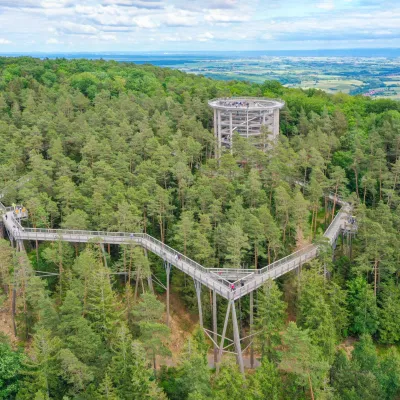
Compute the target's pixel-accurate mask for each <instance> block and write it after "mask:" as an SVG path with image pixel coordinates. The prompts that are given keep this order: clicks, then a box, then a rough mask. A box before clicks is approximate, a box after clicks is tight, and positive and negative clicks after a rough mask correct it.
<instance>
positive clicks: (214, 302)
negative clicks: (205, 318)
mask: <svg viewBox="0 0 400 400" xmlns="http://www.w3.org/2000/svg"><path fill="white" fill-rule="evenodd" d="M212 302H213V307H212V310H213V312H212V318H213V331H214V332H213V333H214V367H216V366H217V362H218V345H217V340H218V324H217V292H216V291H215V290H213V295H212Z"/></svg>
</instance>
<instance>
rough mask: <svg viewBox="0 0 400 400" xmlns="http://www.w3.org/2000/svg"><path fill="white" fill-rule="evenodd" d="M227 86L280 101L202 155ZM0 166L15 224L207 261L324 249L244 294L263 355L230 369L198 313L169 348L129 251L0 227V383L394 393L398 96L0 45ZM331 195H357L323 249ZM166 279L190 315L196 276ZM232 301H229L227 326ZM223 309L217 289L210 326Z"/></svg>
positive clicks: (264, 260)
mask: <svg viewBox="0 0 400 400" xmlns="http://www.w3.org/2000/svg"><path fill="white" fill-rule="evenodd" d="M231 96H257V97H262V96H264V97H270V98H282V99H283V100H284V101H285V103H286V106H285V108H284V109H283V110H281V116H280V126H281V134H280V137H279V143H276V144H275V145H274V146H271V147H270V148H268V149H267V150H265V151H263V150H261V149H259V148H257V147H256V146H254V144H253V143H252V141H251V140H249V141H247V140H245V139H243V138H240V137H239V136H236V137H234V143H233V151H232V152H230V151H226V152H224V153H223V155H222V157H221V158H220V159H219V160H217V159H216V158H215V140H214V136H213V132H212V127H213V122H212V117H213V115H212V110H211V109H210V108H209V107H208V104H207V102H208V100H210V99H212V98H216V97H231ZM265 134H267V132H265ZM24 177H29V179H25V181H24V184H23V185H18V184H17V183H16V181H17V180H18V179H19V178H24ZM0 178H1V188H4V194H5V197H4V199H2V202H4V203H5V204H7V205H10V204H12V203H16V202H18V203H19V202H21V203H22V204H24V206H26V207H27V209H28V210H29V220H28V221H26V222H25V225H26V226H32V227H37V228H68V229H81V230H86V229H90V230H104V231H120V232H146V233H149V234H151V235H152V236H154V237H157V238H158V239H160V240H161V241H162V242H165V243H167V244H169V245H171V246H173V247H174V248H176V249H178V250H179V251H180V252H182V253H183V254H185V255H187V256H188V257H190V258H192V259H194V260H195V261H197V262H199V263H201V264H202V265H204V266H206V267H223V268H225V267H233V268H241V267H246V268H261V267H263V266H265V265H268V264H270V263H271V262H273V261H275V260H277V259H279V258H281V257H283V256H286V255H288V254H290V253H291V252H293V251H294V250H297V249H300V248H302V247H304V246H305V245H307V244H309V243H312V242H314V243H319V244H320V246H321V248H323V249H324V251H320V256H319V258H318V259H317V260H314V261H312V262H311V263H309V264H307V265H305V266H303V268H302V271H301V273H299V274H297V275H296V274H294V273H293V274H289V275H287V276H285V277H283V278H280V279H279V280H277V281H276V282H272V281H271V282H267V284H266V285H265V287H263V288H262V289H260V290H259V291H258V293H257V296H256V305H255V307H256V317H255V322H254V327H252V328H254V329H257V331H259V332H260V334H259V335H258V336H257V338H256V339H255V342H254V348H255V352H256V357H257V358H258V359H259V363H260V366H259V367H258V368H257V369H256V370H254V371H249V372H248V373H246V376H245V377H243V376H242V375H241V374H240V373H239V371H238V369H237V367H236V365H235V363H234V360H231V359H230V358H229V357H226V359H224V361H223V362H222V364H221V365H220V368H219V372H218V373H216V372H215V371H214V370H212V369H210V368H209V367H208V353H209V350H210V345H211V343H210V342H209V341H208V340H207V339H206V338H205V336H204V334H203V333H202V332H201V331H200V330H198V329H196V328H194V327H191V329H190V332H189V334H190V338H189V339H186V341H185V344H184V345H183V346H181V348H179V351H177V350H176V349H174V348H173V346H171V335H172V333H173V332H171V329H170V328H168V327H167V326H166V325H165V324H164V321H165V317H164V312H165V310H164V309H165V306H164V302H163V289H162V288H160V287H159V286H157V285H156V284H155V283H154V282H153V279H157V280H159V281H160V282H161V283H164V284H165V279H166V278H165V271H164V268H163V265H162V263H161V261H160V260H159V259H157V257H155V256H153V255H151V254H147V253H146V252H144V251H143V249H141V248H140V247H136V246H133V245H121V246H116V245H113V246H108V248H107V247H106V249H105V253H104V252H103V251H102V249H101V248H100V247H99V246H98V245H97V244H96V243H90V244H88V245H84V244H66V243H62V242H61V241H57V240H55V241H54V242H53V243H40V242H36V243H35V242H33V243H25V247H26V251H27V254H26V255H25V254H23V253H18V252H16V251H15V250H14V249H13V248H11V246H10V244H9V242H8V241H6V240H1V241H0V281H1V287H2V294H1V295H0V307H1V312H2V315H5V316H6V315H11V314H12V310H13V307H14V306H13V298H14V299H16V304H15V307H14V309H15V308H16V313H15V331H16V334H17V336H18V339H19V343H20V346H19V347H18V346H16V345H15V342H14V344H10V343H9V342H8V340H7V339H6V338H5V337H4V338H3V337H2V338H1V340H0V398H5V399H13V398H17V399H21V400H22V399H37V400H39V399H145V398H149V399H165V398H169V399H191V400H194V399H198V400H200V399H228V398H229V399H236V398H237V399H241V400H242V399H266V398H268V399H269V398H270V399H309V398H316V399H343V400H355V399H363V400H364V399H377V398H381V399H396V398H397V397H398V395H399V393H400V392H399V390H400V354H399V350H398V345H399V342H400V286H399V273H400V264H399V261H400V252H399V247H400V242H399V237H400V235H399V233H400V196H399V195H400V192H399V187H400V103H399V102H396V101H391V100H387V99H385V100H371V99H369V98H365V97H362V96H354V97H353V96H349V95H345V94H341V93H339V94H336V95H328V94H326V93H324V92H322V91H318V90H314V89H310V90H301V89H288V88H285V87H283V86H282V85H281V84H280V83H279V82H276V81H266V82H265V83H264V84H252V83H248V82H239V81H230V82H226V81H216V80H212V79H208V78H205V77H202V76H196V75H189V74H185V73H183V72H180V71H176V70H172V69H164V68H158V67H154V66H151V65H140V66H139V65H135V64H131V63H118V62H114V61H107V62H106V61H102V60H99V61H90V60H66V59H56V60H48V59H44V60H39V59H33V58H29V57H20V58H0ZM327 193H334V194H336V195H340V196H341V197H343V198H344V199H346V200H348V201H351V202H352V204H354V207H355V211H354V213H355V218H356V220H357V226H358V233H357V235H356V236H355V237H351V238H349V237H345V236H343V237H341V238H339V242H338V245H337V247H336V249H335V251H334V252H333V253H332V251H331V250H330V249H329V248H328V246H326V244H324V242H323V239H322V233H323V232H324V230H325V229H326V228H327V226H328V225H329V223H330V222H331V220H332V219H333V217H334V216H335V213H336V212H337V210H338V208H339V206H338V205H337V204H334V203H332V202H330V201H328V199H327V197H326V194H327ZM35 271H44V272H50V273H57V274H59V275H58V276H53V277H47V278H40V277H38V276H37V275H36V274H35ZM120 272H124V273H125V275H122V277H121V276H119V275H118V273H120ZM124 277H125V278H124ZM152 277H153V278H152ZM154 277H155V278H154ZM172 287H173V290H174V292H175V294H176V295H177V298H178V299H179V302H181V303H182V304H183V307H184V310H185V312H187V313H188V314H190V313H193V312H195V311H196V307H197V303H196V300H195V299H196V295H195V290H194V287H193V284H192V282H189V281H188V279H187V278H186V277H185V276H184V275H183V274H182V273H180V272H179V271H174V272H173V274H172ZM13 293H14V294H13ZM202 296H203V299H202V300H203V304H204V320H205V324H206V325H208V326H209V325H210V324H211V312H210V299H211V294H210V293H209V292H208V291H206V290H203V293H202ZM248 308H249V300H248V299H247V298H244V299H243V300H242V302H241V304H240V313H239V319H240V329H241V331H242V333H246V332H249V329H250V327H249V323H250V321H249V314H248ZM225 310H226V302H225V301H224V300H223V299H218V325H219V326H221V325H222V324H223V317H224V313H225ZM289 321H290V322H289ZM229 333H230V332H229ZM171 357H172V359H173V360H174V364H173V366H170V367H167V366H166V365H164V366H160V364H164V361H163V360H165V359H170V358H171Z"/></svg>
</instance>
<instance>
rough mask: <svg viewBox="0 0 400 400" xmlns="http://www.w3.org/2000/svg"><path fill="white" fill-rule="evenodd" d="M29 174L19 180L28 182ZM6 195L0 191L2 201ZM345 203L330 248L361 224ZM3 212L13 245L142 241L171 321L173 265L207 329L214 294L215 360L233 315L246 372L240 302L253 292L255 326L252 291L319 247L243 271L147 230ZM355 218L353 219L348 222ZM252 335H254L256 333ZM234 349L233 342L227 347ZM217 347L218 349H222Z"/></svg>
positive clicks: (211, 334) (330, 233)
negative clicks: (160, 280) (162, 285)
mask: <svg viewBox="0 0 400 400" xmlns="http://www.w3.org/2000/svg"><path fill="white" fill-rule="evenodd" d="M26 181H27V179H26V178H23V179H21V180H20V181H19V182H20V184H21V185H23V184H24V183H25V182H26ZM3 197H4V194H3V193H0V199H2V198H3ZM328 197H329V198H330V199H331V200H333V201H335V202H336V203H337V204H339V205H340V206H341V209H340V211H339V212H338V213H337V214H336V216H335V218H334V219H333V221H332V223H331V224H330V225H329V227H328V229H327V230H326V231H325V233H324V237H325V238H326V239H327V242H328V243H329V244H330V245H331V246H333V247H334V246H335V243H336V241H337V238H338V236H339V235H340V233H341V232H342V231H343V230H354V229H355V228H356V227H355V225H354V224H352V223H351V222H354V221H352V216H351V213H352V206H351V205H350V204H349V203H347V202H345V201H343V200H341V199H339V198H338V197H337V196H335V195H329V196H328ZM0 211H2V220H3V224H4V227H5V228H6V230H7V232H8V236H9V238H10V240H11V242H12V243H14V241H15V242H16V243H18V245H19V247H20V248H23V241H24V240H31V241H51V242H54V241H59V240H61V241H64V242H71V243H89V242H92V243H99V244H102V245H104V244H116V245H121V244H125V245H129V244H131V245H139V246H142V247H143V248H145V249H146V250H148V251H151V252H152V253H153V254H156V255H157V256H159V257H160V258H162V260H163V262H164V266H165V269H166V273H167V288H166V289H167V323H168V322H169V286H170V285H169V275H170V271H171V266H174V267H176V268H177V269H179V270H180V271H182V272H183V273H185V274H187V275H188V276H190V277H192V278H193V280H194V282H195V288H196V294H197V300H198V309H199V317H200V325H201V326H202V327H203V315H202V305H201V287H202V286H206V287H207V288H208V289H210V290H211V291H212V292H213V331H209V330H207V329H205V332H206V334H207V335H208V336H209V337H210V339H211V340H212V341H213V343H214V352H215V361H217V360H218V359H220V357H221V355H222V352H224V351H226V346H225V347H224V341H225V340H229V339H226V329H227V323H228V320H229V314H230V312H231V313H232V323H233V332H234V340H233V341H232V345H233V344H234V345H235V348H236V353H235V354H236V356H237V359H238V363H239V366H240V369H241V370H242V371H243V359H242V350H241V345H240V342H241V340H243V339H240V337H239V330H238V323H237V318H236V310H235V301H236V300H239V299H240V298H242V297H243V296H246V295H248V294H250V308H251V310H250V312H251V315H250V319H251V321H250V324H252V314H253V292H254V291H255V290H257V289H258V288H260V287H261V286H262V285H263V284H264V283H265V282H266V281H267V280H269V279H277V278H278V277H280V276H282V275H284V274H286V273H288V272H290V271H293V270H295V269H297V268H299V267H301V266H302V265H303V264H304V263H306V262H308V261H310V260H312V259H313V258H315V257H316V256H317V255H318V250H319V246H318V245H315V244H310V245H308V246H306V247H304V248H302V249H300V250H298V251H296V252H294V253H292V254H290V255H288V256H286V257H283V258H281V259H280V260H277V261H275V262H273V263H272V264H269V265H267V266H265V267H263V268H261V269H241V268H207V267H204V266H202V265H200V264H199V263H197V262H196V261H194V260H192V259H190V258H189V257H186V256H185V255H183V254H182V253H180V252H178V251H177V250H175V249H173V248H172V247H170V246H168V245H166V244H165V243H162V242H161V241H160V240H158V239H156V238H154V237H152V236H150V235H148V234H146V233H129V232H105V231H83V230H70V229H42V228H25V227H23V226H22V225H21V220H22V219H26V218H27V217H28V211H27V210H26V209H25V208H23V206H17V205H13V206H12V207H5V206H4V205H3V204H2V203H1V202H0ZM349 221H351V222H349ZM217 294H218V295H220V296H221V297H223V298H225V299H227V300H228V310H227V313H226V317H225V322H224V328H223V332H222V335H218V333H217V323H216V295H217ZM219 336H220V337H221V343H220V345H218V337H219ZM251 336H252V335H251ZM228 347H229V346H228ZM217 350H218V352H217Z"/></svg>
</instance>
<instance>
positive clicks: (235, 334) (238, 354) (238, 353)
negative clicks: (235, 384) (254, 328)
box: [231, 300, 244, 374]
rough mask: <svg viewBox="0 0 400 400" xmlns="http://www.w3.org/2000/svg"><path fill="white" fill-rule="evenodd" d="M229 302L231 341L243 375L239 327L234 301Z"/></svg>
mask: <svg viewBox="0 0 400 400" xmlns="http://www.w3.org/2000/svg"><path fill="white" fill-rule="evenodd" d="M231 302H232V325H233V341H234V343H235V350H236V358H237V362H238V364H239V370H240V372H241V373H242V374H244V364H243V354H242V346H241V345H240V335H239V325H238V320H237V316H236V307H235V301H234V300H231Z"/></svg>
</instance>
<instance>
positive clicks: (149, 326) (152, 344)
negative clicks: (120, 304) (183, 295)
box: [133, 293, 171, 368]
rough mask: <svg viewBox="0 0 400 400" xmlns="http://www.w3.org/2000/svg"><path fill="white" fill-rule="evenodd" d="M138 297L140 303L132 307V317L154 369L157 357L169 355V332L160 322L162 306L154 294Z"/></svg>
mask: <svg viewBox="0 0 400 400" xmlns="http://www.w3.org/2000/svg"><path fill="white" fill-rule="evenodd" d="M140 297H141V301H140V302H139V303H138V304H137V305H136V306H135V307H134V309H133V315H134V316H135V317H136V321H137V324H138V326H139V339H140V340H141V341H142V343H143V345H144V347H145V348H146V350H147V351H148V352H149V354H150V356H151V358H152V360H153V365H154V368H155V367H156V356H157V355H160V356H169V355H170V354H171V352H170V350H169V349H168V347H167V343H168V339H169V335H170V330H169V328H168V327H167V326H166V325H165V324H164V323H162V322H161V318H162V315H163V312H164V305H163V304H162V303H161V302H160V301H158V300H157V298H156V297H155V296H154V294H151V293H144V294H142V295H141V296H140Z"/></svg>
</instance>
